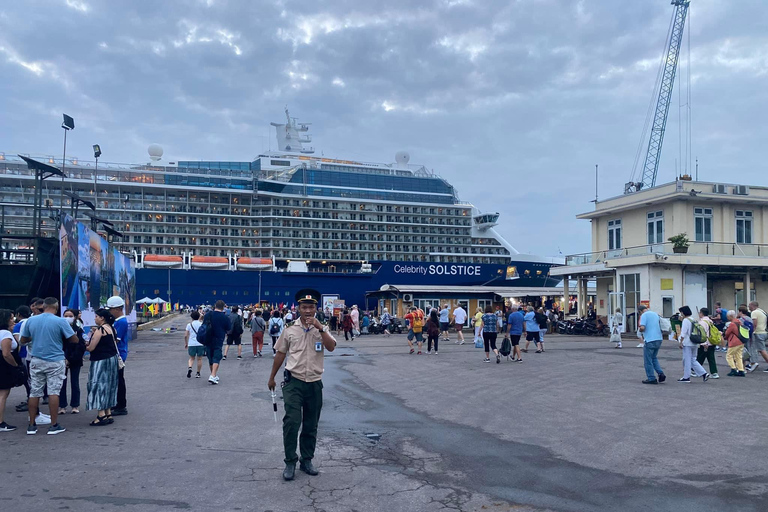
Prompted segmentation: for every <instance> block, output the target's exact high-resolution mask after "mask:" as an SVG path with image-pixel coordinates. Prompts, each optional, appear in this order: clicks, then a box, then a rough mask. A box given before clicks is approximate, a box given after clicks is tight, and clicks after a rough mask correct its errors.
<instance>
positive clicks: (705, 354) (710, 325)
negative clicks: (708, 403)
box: [696, 308, 723, 379]
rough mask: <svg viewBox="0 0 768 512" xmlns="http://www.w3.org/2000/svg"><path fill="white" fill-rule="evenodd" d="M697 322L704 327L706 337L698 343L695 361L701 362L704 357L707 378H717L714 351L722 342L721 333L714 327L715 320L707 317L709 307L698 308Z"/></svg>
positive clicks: (718, 376)
mask: <svg viewBox="0 0 768 512" xmlns="http://www.w3.org/2000/svg"><path fill="white" fill-rule="evenodd" d="M699 324H701V326H702V327H703V328H704V331H706V333H707V339H706V341H704V343H702V344H701V345H699V350H698V352H697V354H696V361H698V362H699V364H703V363H704V360H705V359H706V360H707V361H708V362H709V378H710V379H719V378H720V375H718V374H717V361H715V351H716V350H717V347H718V346H719V345H720V343H721V342H722V339H723V337H722V334H721V333H720V331H719V330H718V329H717V327H715V322H713V321H712V319H711V318H709V309H708V308H701V309H700V310H699Z"/></svg>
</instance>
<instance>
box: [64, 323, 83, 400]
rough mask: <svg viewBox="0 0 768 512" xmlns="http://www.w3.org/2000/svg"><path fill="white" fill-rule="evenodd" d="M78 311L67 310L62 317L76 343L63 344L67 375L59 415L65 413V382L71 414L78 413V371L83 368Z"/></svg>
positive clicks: (81, 338)
mask: <svg viewBox="0 0 768 512" xmlns="http://www.w3.org/2000/svg"><path fill="white" fill-rule="evenodd" d="M79 314H80V311H77V310H75V309H67V310H66V311H64V314H63V315H62V316H63V317H64V319H65V320H66V321H67V322H69V325H71V326H72V330H74V331H75V334H76V335H77V343H65V344H64V357H65V358H66V361H67V373H66V374H65V377H64V383H63V384H62V385H61V392H60V393H59V414H66V413H67V382H69V386H70V390H71V392H72V393H71V395H70V396H69V398H70V400H69V406H70V407H72V409H71V413H72V414H78V413H80V369H81V368H82V367H83V356H84V355H85V338H84V337H83V329H82V327H80V326H79V325H77V316H78V315H79Z"/></svg>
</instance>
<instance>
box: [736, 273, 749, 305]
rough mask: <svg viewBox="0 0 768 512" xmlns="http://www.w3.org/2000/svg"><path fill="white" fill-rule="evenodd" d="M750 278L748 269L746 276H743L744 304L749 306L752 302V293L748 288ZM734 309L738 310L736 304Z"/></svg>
mask: <svg viewBox="0 0 768 512" xmlns="http://www.w3.org/2000/svg"><path fill="white" fill-rule="evenodd" d="M751 281H752V280H751V276H750V275H749V269H747V274H746V275H745V276H744V302H746V303H747V304H749V303H750V302H751V301H752V292H751V290H750V287H751V286H752V282H751ZM736 307H737V308H738V307H739V305H738V304H736Z"/></svg>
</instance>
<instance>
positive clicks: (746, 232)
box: [736, 210, 752, 244]
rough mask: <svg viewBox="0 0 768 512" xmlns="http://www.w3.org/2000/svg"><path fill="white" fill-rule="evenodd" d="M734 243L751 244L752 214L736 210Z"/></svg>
mask: <svg viewBox="0 0 768 512" xmlns="http://www.w3.org/2000/svg"><path fill="white" fill-rule="evenodd" d="M736 243H737V244H751V243H752V212H750V211H746V210H736Z"/></svg>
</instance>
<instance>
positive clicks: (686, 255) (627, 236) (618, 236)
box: [550, 179, 768, 332]
mask: <svg viewBox="0 0 768 512" xmlns="http://www.w3.org/2000/svg"><path fill="white" fill-rule="evenodd" d="M577 218H578V219H581V220H589V221H590V222H591V223H592V251H591V252H588V253H585V254H573V255H569V256H567V257H566V261H565V265H562V266H555V267H553V268H551V269H550V275H551V276H552V277H558V276H559V277H562V278H563V283H564V285H565V287H566V289H565V290H564V291H563V293H564V294H565V295H568V294H569V293H571V292H570V291H569V290H568V289H567V287H568V286H569V284H571V285H572V284H575V286H576V290H575V293H576V295H577V296H579V297H586V294H587V292H586V287H587V283H590V282H595V283H596V298H595V304H594V306H595V308H596V310H597V314H598V315H599V316H603V317H607V316H608V315H609V314H610V313H611V312H613V311H615V310H616V309H621V310H622V312H623V313H624V315H625V318H627V321H625V323H624V326H625V330H627V331H630V332H635V331H636V325H637V306H638V304H640V303H644V304H647V305H648V306H649V307H650V309H651V310H653V311H656V312H657V313H659V314H660V315H663V316H665V317H669V316H672V315H673V314H674V313H675V312H677V309H678V308H679V307H681V306H683V305H688V306H690V308H691V309H692V310H694V311H696V308H702V307H705V306H706V307H709V308H712V307H713V305H714V303H715V302H720V303H721V304H722V307H724V308H727V309H736V308H737V307H738V305H740V304H744V303H748V302H749V301H751V300H757V301H758V302H760V301H761V300H762V301H763V302H765V303H766V305H768V187H759V186H747V185H736V184H730V183H709V182H701V181H691V180H689V179H678V180H676V181H674V182H672V183H667V184H664V185H660V186H656V187H653V188H649V189H645V190H641V191H638V192H635V193H630V194H625V195H621V196H618V197H613V198H610V199H605V200H602V201H598V202H596V203H595V208H594V210H593V211H590V212H587V213H582V214H580V215H577ZM676 235H685V236H686V238H687V239H688V242H687V243H677V244H673V243H672V242H670V241H669V238H671V237H675V236H676ZM675 245H677V247H675ZM578 303H579V310H580V311H579V313H580V314H582V315H583V314H585V313H586V300H579V301H578Z"/></svg>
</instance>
